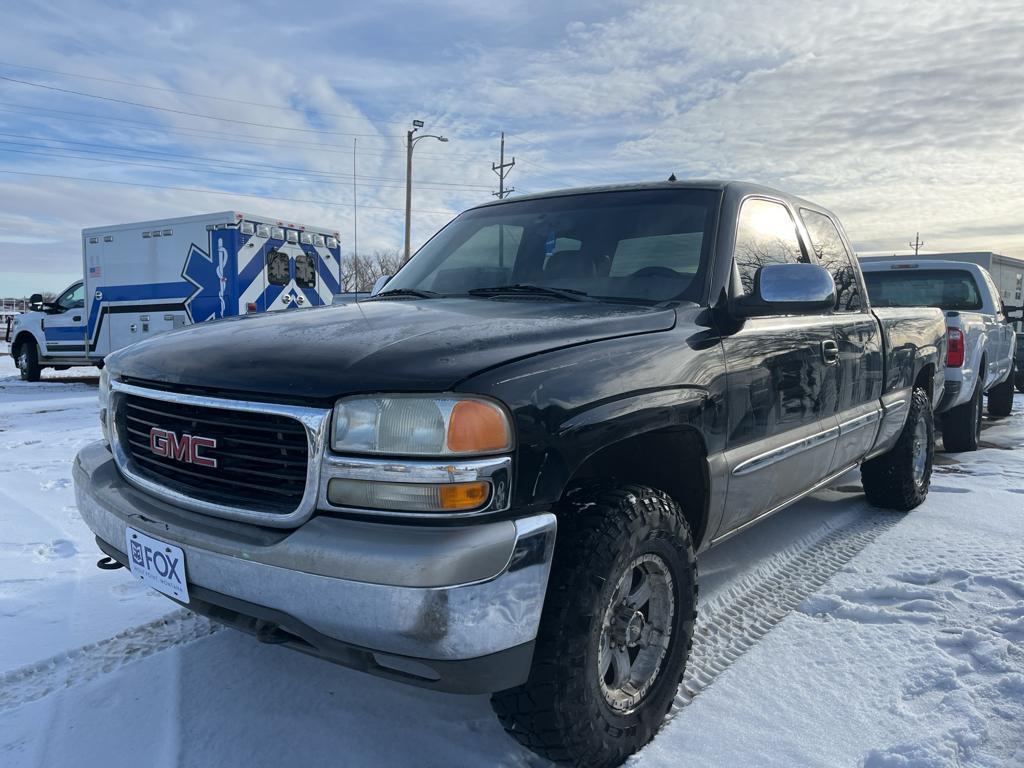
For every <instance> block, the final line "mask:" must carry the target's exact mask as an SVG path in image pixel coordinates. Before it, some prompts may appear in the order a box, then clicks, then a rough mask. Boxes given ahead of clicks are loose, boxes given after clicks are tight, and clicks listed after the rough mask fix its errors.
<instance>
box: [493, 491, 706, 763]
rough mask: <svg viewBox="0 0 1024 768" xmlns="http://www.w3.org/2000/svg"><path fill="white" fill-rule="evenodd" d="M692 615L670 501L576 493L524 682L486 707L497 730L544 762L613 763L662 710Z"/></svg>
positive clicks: (682, 525) (643, 738)
mask: <svg viewBox="0 0 1024 768" xmlns="http://www.w3.org/2000/svg"><path fill="white" fill-rule="evenodd" d="M696 606H697V565H696V557H695V556H694V552H693V544H692V541H691V539H690V531H689V527H688V526H687V524H686V520H685V518H684V517H683V513H682V511H681V510H680V509H679V506H678V505H677V504H676V503H675V502H674V501H672V500H671V499H670V498H669V497H668V496H666V495H665V494H664V493H661V492H660V491H657V490H654V489H652V488H647V487H644V486H622V487H620V488H615V489H612V490H605V491H598V492H593V493H584V492H581V493H577V494H575V495H574V496H573V497H572V505H571V508H570V509H569V510H568V511H567V512H566V513H565V515H564V516H563V517H562V518H561V519H560V521H559V532H558V543H557V544H556V550H555V561H554V564H553V567H552V572H551V578H550V580H549V586H548V594H547V597H546V599H545V604H544V615H543V618H542V620H541V626H540V631H539V632H538V635H537V645H536V649H535V651H534V656H533V666H532V668H531V670H530V677H529V679H528V680H527V682H526V683H525V684H523V685H521V686H519V687H518V688H513V689H511V690H508V691H502V692H500V693H496V694H494V696H493V697H492V698H491V704H492V706H493V707H494V711H495V713H496V714H497V715H498V718H499V720H501V724H502V725H503V726H504V727H505V730H506V731H508V733H509V734H510V735H511V736H513V737H514V738H515V739H517V740H518V741H519V742H520V743H521V744H523V745H524V746H526V747H528V748H529V749H532V750H533V751H534V752H536V753H538V754H539V755H541V756H543V757H545V758H547V759H549V760H554V761H556V762H559V763H563V764H568V765H577V766H588V768H589V767H591V766H592V767H593V768H602V767H603V766H617V765H619V764H621V763H622V761H623V760H625V759H626V758H627V757H629V756H630V755H631V754H633V753H634V752H636V751H637V750H638V749H640V747H642V746H643V745H644V744H646V743H647V742H648V741H650V740H651V738H652V737H653V736H654V734H655V733H656V732H657V730H658V728H659V727H660V726H661V723H662V721H663V720H664V717H665V714H666V713H667V712H668V709H669V707H670V706H671V704H672V701H673V699H674V697H675V693H676V689H677V688H678V685H679V681H680V680H681V679H682V675H683V669H684V667H685V665H686V659H687V656H688V655H689V651H690V644H691V642H692V639H693V623H694V619H695V618H696V615H697V614H696Z"/></svg>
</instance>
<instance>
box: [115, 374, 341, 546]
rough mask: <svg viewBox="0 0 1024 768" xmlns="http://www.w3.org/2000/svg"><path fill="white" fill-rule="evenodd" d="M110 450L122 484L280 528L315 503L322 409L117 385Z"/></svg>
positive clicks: (199, 508) (202, 509) (323, 429)
mask: <svg viewBox="0 0 1024 768" xmlns="http://www.w3.org/2000/svg"><path fill="white" fill-rule="evenodd" d="M112 390H113V405H112V411H113V419H114V425H113V426H114V429H113V435H114V444H115V445H114V454H115V459H116V460H117V463H118V467H119V468H120V469H121V471H122V473H123V474H124V475H125V477H126V478H128V480H130V481H131V482H133V483H134V484H135V485H136V486H138V487H140V488H142V489H143V490H145V491H148V492H150V493H152V494H153V495H156V496H159V497H162V498H165V499H167V500H168V501H171V502H173V503H175V504H178V505H180V506H184V507H186V508H189V509H193V510H195V511H199V512H204V513H206V514H212V515H217V516H220V517H227V518H232V519H241V520H247V521H250V522H260V523H262V524H264V525H271V526H286V525H291V524H295V523H297V522H301V520H303V519H305V518H306V517H308V516H309V515H310V514H311V513H312V511H313V508H314V506H315V504H316V498H317V491H318V488H319V465H320V461H321V459H322V456H323V450H324V439H325V432H326V425H327V423H328V422H329V412H328V411H322V410H318V409H314V408H304V407H299V406H282V405H272V404H266V403H253V402H248V401H236V400H227V399H221V398H213V397H205V396H200V395H187V394H180V393H175V392H168V391H163V390H156V389H146V388H143V387H138V386H135V385H128V384H123V383H118V382H115V383H113V384H112Z"/></svg>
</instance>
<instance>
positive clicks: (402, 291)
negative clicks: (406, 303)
mask: <svg viewBox="0 0 1024 768" xmlns="http://www.w3.org/2000/svg"><path fill="white" fill-rule="evenodd" d="M440 295H441V294H440V293H435V292H434V291H422V290H420V289H419V288H392V289H391V290H390V291H381V292H380V293H378V294H377V295H376V296H371V297H370V298H371V299H381V298H387V297H388V296H396V297H397V296H413V297H415V298H417V299H433V298H436V297H438V296H440Z"/></svg>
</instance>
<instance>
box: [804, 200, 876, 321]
mask: <svg viewBox="0 0 1024 768" xmlns="http://www.w3.org/2000/svg"><path fill="white" fill-rule="evenodd" d="M800 217H801V218H802V219H803V220H804V226H805V227H807V234H808V235H810V236H811V247H812V248H814V252H815V253H816V254H818V258H819V259H821V264H822V266H823V267H825V268H826V269H827V270H828V271H829V272H831V273H832V279H833V280H834V281H835V283H836V311H837V312H858V311H860V308H861V300H860V286H859V285H857V271H856V270H855V269H854V268H853V262H852V261H851V260H850V253H849V251H847V250H846V246H845V245H843V238H842V237H840V236H839V230H838V229H836V225H835V223H834V222H833V221H832V219H830V218H829V217H828V216H826V215H825V214H823V213H818V212H817V211H809V210H807V209H806V208H801V209H800Z"/></svg>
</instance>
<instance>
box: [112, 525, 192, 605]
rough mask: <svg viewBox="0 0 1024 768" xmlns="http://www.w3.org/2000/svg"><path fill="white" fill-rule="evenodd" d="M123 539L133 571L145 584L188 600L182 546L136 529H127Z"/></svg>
mask: <svg viewBox="0 0 1024 768" xmlns="http://www.w3.org/2000/svg"><path fill="white" fill-rule="evenodd" d="M124 540H125V551H126V552H127V553H128V562H129V565H130V567H131V572H132V573H133V574H135V576H136V577H137V578H138V579H139V580H140V581H141V582H142V583H143V584H145V585H146V586H147V587H152V588H153V589H155V590H156V591H157V592H162V593H163V594H165V595H167V596H168V597H173V598H174V599H175V600H177V601H179V602H182V603H187V602H188V585H187V584H186V583H185V553H184V552H182V551H181V548H180V547H175V546H174V545H172V544H168V543H167V542H164V541H160V540H159V539H154V538H153V537H152V536H147V535H146V534H144V533H142V532H140V531H136V530H135V529H134V528H126V529H125V532H124Z"/></svg>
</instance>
